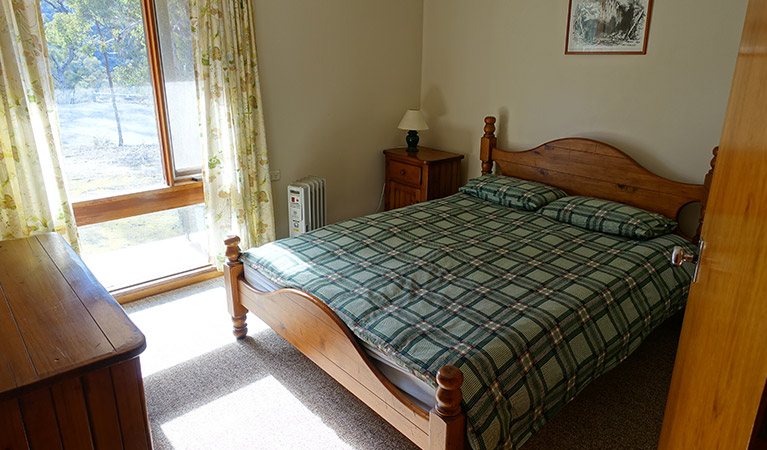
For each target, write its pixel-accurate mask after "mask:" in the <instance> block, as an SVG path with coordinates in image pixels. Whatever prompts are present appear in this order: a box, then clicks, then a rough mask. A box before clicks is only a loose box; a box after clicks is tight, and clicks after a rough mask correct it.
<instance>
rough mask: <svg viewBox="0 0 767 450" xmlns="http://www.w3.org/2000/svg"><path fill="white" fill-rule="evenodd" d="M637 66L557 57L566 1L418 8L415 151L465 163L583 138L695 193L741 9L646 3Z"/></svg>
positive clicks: (714, 134) (717, 126) (713, 136)
mask: <svg viewBox="0 0 767 450" xmlns="http://www.w3.org/2000/svg"><path fill="white" fill-rule="evenodd" d="M654 3H655V5H654V8H653V11H652V15H651V22H650V34H649V38H648V46H647V54H646V55H641V56H638V55H630V56H619V55H613V56H607V55H587V56H581V55H565V54H564V45H565V33H566V30H565V29H566V26H567V10H568V0H546V1H541V0H472V1H465V0H424V37H423V69H422V85H421V96H422V109H423V110H424V113H425V115H426V117H427V121H428V122H429V126H430V128H431V131H429V132H426V133H423V134H422V143H423V144H424V145H428V146H430V147H434V148H441V149H444V150H450V151H456V152H460V153H463V154H466V155H467V159H466V161H467V162H468V164H466V163H464V176H466V171H467V168H468V175H469V176H477V175H479V172H480V166H479V139H480V137H481V135H482V126H483V118H484V117H485V116H487V115H496V116H497V117H498V119H499V124H498V125H499V126H498V132H497V135H498V137H499V144H498V146H499V147H500V148H507V149H510V150H512V149H518V150H523V149H527V148H531V147H534V146H536V145H538V144H540V143H543V142H545V141H548V140H551V139H555V138H559V137H565V136H583V137H590V138H594V139H599V140H602V141H605V142H608V143H610V144H612V145H615V146H617V147H618V148H621V149H623V150H624V151H626V152H627V153H629V154H630V155H631V156H632V157H634V159H636V160H637V161H639V163H640V164H642V165H644V166H645V167H647V168H648V169H650V170H653V171H655V172H657V173H659V174H661V175H664V176H666V177H669V178H672V179H675V180H679V181H685V182H696V183H700V182H702V181H703V176H704V174H705V173H706V171H707V170H708V162H709V160H710V158H711V149H712V148H713V147H714V146H715V145H718V143H719V136H720V133H721V129H722V124H723V122H724V113H725V108H726V105H727V98H728V94H729V90H730V84H731V79H732V73H733V70H734V66H735V58H736V53H737V49H738V43H739V40H740V34H741V29H742V26H743V20H744V17H745V7H746V0H728V1H718V0H674V1H655V2H654Z"/></svg>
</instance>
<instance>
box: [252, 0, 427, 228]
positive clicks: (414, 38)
mask: <svg viewBox="0 0 767 450" xmlns="http://www.w3.org/2000/svg"><path fill="white" fill-rule="evenodd" d="M254 4H255V13H256V30H257V36H256V37H257V40H258V52H259V67H260V76H261V89H262V96H263V102H264V105H263V107H264V115H265V121H266V139H267V149H268V152H269V160H270V166H271V168H272V169H273V170H274V169H279V170H280V171H281V180H280V181H276V182H274V183H273V185H272V189H273V192H274V201H275V205H274V206H275V216H276V226H277V236H278V237H285V236H286V235H287V233H288V224H287V206H286V193H285V191H286V189H287V185H288V184H290V182H291V181H294V180H296V179H298V178H301V177H304V176H306V175H318V176H323V177H325V178H327V181H328V216H329V221H330V222H335V221H338V220H342V219H346V218H349V217H354V216H360V215H364V214H370V213H372V212H374V211H375V209H376V207H377V205H378V200H379V196H380V193H381V188H382V186H383V179H384V177H383V161H384V159H383V154H382V150H383V149H385V148H391V147H395V146H401V145H403V142H404V134H403V132H401V131H399V130H397V124H398V123H399V120H400V119H401V118H402V115H403V114H404V112H405V110H406V109H408V108H417V107H418V106H419V103H420V80H421V50H422V49H421V39H422V29H423V28H422V26H423V2H422V1H421V0H386V1H379V0H322V1H316V0H254Z"/></svg>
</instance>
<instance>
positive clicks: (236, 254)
mask: <svg viewBox="0 0 767 450" xmlns="http://www.w3.org/2000/svg"><path fill="white" fill-rule="evenodd" d="M224 245H226V252H224V254H225V255H226V259H227V260H228V262H227V264H228V263H230V262H235V261H237V260H238V259H239V258H240V253H242V252H241V251H240V237H239V236H227V237H226V239H224Z"/></svg>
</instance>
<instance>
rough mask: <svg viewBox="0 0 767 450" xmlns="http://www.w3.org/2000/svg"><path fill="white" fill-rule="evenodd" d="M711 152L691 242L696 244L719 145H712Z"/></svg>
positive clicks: (709, 191)
mask: <svg viewBox="0 0 767 450" xmlns="http://www.w3.org/2000/svg"><path fill="white" fill-rule="evenodd" d="M711 153H713V154H714V156H713V158H711V163H710V165H711V169H709V170H708V173H707V174H706V178H704V179H703V190H704V191H705V195H704V196H703V198H702V199H701V201H700V221H699V222H698V229H697V230H696V231H695V237H694V238H693V242H695V243H696V244H697V243H698V241H700V232H701V230H703V218H704V216H705V215H706V205H707V204H708V196H709V194H710V193H711V180H713V178H714V170H715V169H716V157H717V156H718V155H719V146H716V147H714V150H712V152H711Z"/></svg>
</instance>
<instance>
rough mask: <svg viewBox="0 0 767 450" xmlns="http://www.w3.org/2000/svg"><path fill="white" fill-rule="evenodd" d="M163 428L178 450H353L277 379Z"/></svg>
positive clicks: (269, 378) (229, 397)
mask: <svg viewBox="0 0 767 450" xmlns="http://www.w3.org/2000/svg"><path fill="white" fill-rule="evenodd" d="M161 428H162V431H163V433H164V434H165V435H166V437H167V438H168V440H169V441H170V443H171V445H173V447H174V448H177V449H181V448H183V449H212V448H249V449H289V448H312V449H352V447H350V446H349V445H348V444H347V443H345V442H344V441H343V440H341V438H340V437H339V436H338V435H337V434H336V432H335V431H334V430H333V429H332V428H330V427H328V426H327V425H325V424H324V423H323V422H322V420H321V419H320V418H319V417H317V416H316V415H314V414H313V413H312V412H311V411H309V409H308V408H306V406H304V405H303V404H302V403H301V402H300V401H299V400H298V399H297V398H295V397H294V396H293V394H291V393H290V391H289V390H288V389H286V388H285V387H284V386H283V385H282V384H280V382H279V381H277V380H276V379H275V378H274V377H272V376H267V377H266V378H262V379H260V380H259V381H257V382H255V383H252V384H250V385H248V386H246V387H244V388H242V389H239V390H237V391H235V392H233V393H231V394H229V395H226V396H224V397H221V398H218V399H216V400H214V401H212V402H210V403H208V404H206V405H204V406H201V407H199V408H197V409H194V410H192V411H190V412H188V413H186V414H184V415H183V416H181V417H178V418H175V419H173V420H171V421H169V422H166V423H164V424H162V425H161Z"/></svg>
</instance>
